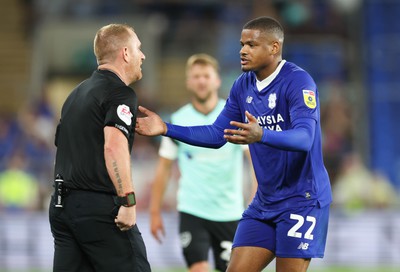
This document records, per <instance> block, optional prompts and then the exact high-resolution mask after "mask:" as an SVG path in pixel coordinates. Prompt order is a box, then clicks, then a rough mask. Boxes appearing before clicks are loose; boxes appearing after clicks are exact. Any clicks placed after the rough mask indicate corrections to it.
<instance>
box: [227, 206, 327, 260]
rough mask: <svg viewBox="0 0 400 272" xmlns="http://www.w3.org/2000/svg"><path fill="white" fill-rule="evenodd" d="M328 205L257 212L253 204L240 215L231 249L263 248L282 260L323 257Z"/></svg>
mask: <svg viewBox="0 0 400 272" xmlns="http://www.w3.org/2000/svg"><path fill="white" fill-rule="evenodd" d="M328 221H329V205H327V206H325V207H322V208H320V207H319V206H309V207H299V208H293V209H286V210H280V211H260V210H259V209H257V208H255V207H254V206H253V205H250V206H249V208H248V209H247V210H246V211H245V212H244V213H243V217H242V219H241V220H240V222H239V225H238V228H237V230H236V234H235V238H234V241H233V246H232V247H233V248H235V247H243V246H251V247H262V248H266V249H268V250H270V251H272V252H274V253H275V255H276V256H277V257H283V258H323V257H324V252H325V244H326V236H327V233H328Z"/></svg>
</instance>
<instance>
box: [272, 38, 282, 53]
mask: <svg viewBox="0 0 400 272" xmlns="http://www.w3.org/2000/svg"><path fill="white" fill-rule="evenodd" d="M279 52H281V43H280V42H279V41H273V42H272V49H271V53H272V55H276V54H278V53H279Z"/></svg>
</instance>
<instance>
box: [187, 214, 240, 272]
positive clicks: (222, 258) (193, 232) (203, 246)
mask: <svg viewBox="0 0 400 272" xmlns="http://www.w3.org/2000/svg"><path fill="white" fill-rule="evenodd" d="M179 219H180V220H179V221H180V222H179V233H180V240H181V246H182V250H183V255H184V257H185V261H186V264H187V266H188V267H190V266H191V265H192V264H194V263H197V262H201V261H207V260H208V252H209V250H210V248H212V251H213V256H214V262H215V268H216V269H217V270H219V271H225V270H226V269H227V266H228V262H229V259H230V255H231V250H232V242H233V237H234V236H235V231H236V228H237V225H238V222H239V221H229V222H216V221H210V220H206V219H202V218H199V217H196V216H193V215H190V214H187V213H183V212H180V213H179Z"/></svg>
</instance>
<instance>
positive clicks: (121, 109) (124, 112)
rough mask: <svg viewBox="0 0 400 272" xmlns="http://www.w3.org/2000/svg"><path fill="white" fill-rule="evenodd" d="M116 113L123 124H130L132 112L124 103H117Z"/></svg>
mask: <svg viewBox="0 0 400 272" xmlns="http://www.w3.org/2000/svg"><path fill="white" fill-rule="evenodd" d="M117 114H118V117H119V119H121V120H122V121H123V122H124V123H125V124H127V125H128V126H130V125H131V124H132V116H133V115H132V113H131V109H130V108H129V107H128V106H127V105H125V104H122V105H119V106H118V108H117Z"/></svg>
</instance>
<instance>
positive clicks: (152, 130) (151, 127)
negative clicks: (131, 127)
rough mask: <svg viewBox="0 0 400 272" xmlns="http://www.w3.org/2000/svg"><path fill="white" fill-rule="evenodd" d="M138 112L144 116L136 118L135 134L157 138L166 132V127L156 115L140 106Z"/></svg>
mask: <svg viewBox="0 0 400 272" xmlns="http://www.w3.org/2000/svg"><path fill="white" fill-rule="evenodd" d="M138 110H139V111H140V112H141V113H143V114H144V115H145V116H144V117H138V118H136V127H135V130H136V133H138V134H140V135H144V136H158V135H164V134H165V133H166V132H167V125H166V124H165V123H164V121H163V120H162V119H161V117H160V116H159V115H158V114H157V113H155V112H152V111H151V110H149V109H146V108H145V107H142V106H139V108H138Z"/></svg>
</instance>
